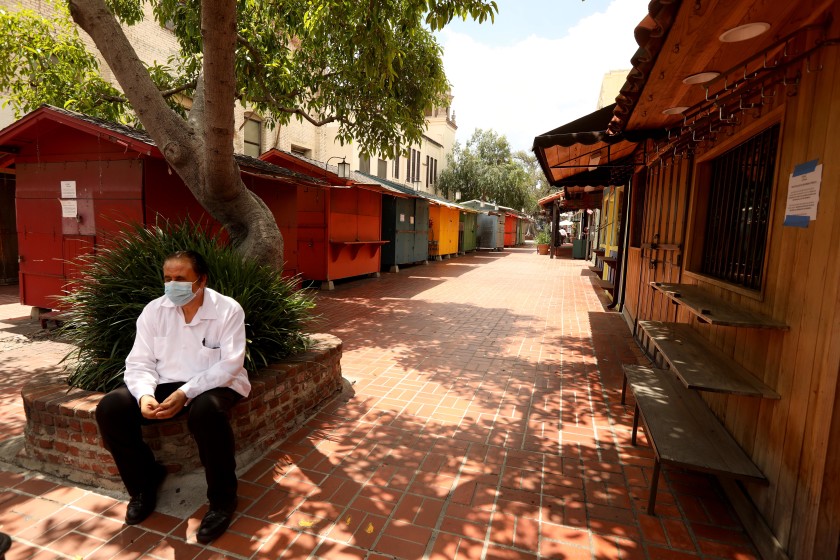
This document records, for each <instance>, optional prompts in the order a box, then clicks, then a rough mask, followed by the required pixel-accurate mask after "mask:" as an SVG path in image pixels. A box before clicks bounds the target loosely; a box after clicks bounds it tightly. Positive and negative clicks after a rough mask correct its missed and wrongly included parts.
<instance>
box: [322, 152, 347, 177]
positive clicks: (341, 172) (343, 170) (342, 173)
mask: <svg viewBox="0 0 840 560" xmlns="http://www.w3.org/2000/svg"><path fill="white" fill-rule="evenodd" d="M338 158H341V161H340V162H338V173H337V175H338V177H339V178H340V179H346V178H348V177H349V176H350V164H349V163H347V162H346V161H345V159H346V158H345V157H344V156H333V157H331V158H327V161H326V163H325V164H324V177H325V178H326V176H327V173H329V164H330V160H334V159H338Z"/></svg>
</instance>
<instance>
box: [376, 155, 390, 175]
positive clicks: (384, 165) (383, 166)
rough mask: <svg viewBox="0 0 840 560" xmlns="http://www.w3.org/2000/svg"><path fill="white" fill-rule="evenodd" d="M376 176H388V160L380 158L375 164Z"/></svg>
mask: <svg viewBox="0 0 840 560" xmlns="http://www.w3.org/2000/svg"><path fill="white" fill-rule="evenodd" d="M376 176H377V177H379V178H381V179H387V178H388V162H387V161H385V160H384V159H382V158H379V161H378V162H377V164H376Z"/></svg>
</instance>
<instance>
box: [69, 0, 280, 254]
mask: <svg viewBox="0 0 840 560" xmlns="http://www.w3.org/2000/svg"><path fill="white" fill-rule="evenodd" d="M69 5H70V13H71V14H72V16H73V20H74V21H75V22H76V23H77V24H78V25H79V27H81V28H82V29H84V30H85V31H86V32H87V33H88V35H90V36H91V38H92V39H93V42H94V43H95V44H96V47H97V48H98V49H99V51H100V52H101V53H102V56H103V57H104V58H105V61H106V62H107V63H108V66H109V67H110V68H111V71H112V72H113V73H114V76H116V78H117V81H118V82H119V84H120V87H121V88H122V90H123V92H124V93H125V96H126V98H127V99H128V100H129V102H130V103H131V106H132V108H133V109H134V111H135V112H136V113H137V117H138V118H139V120H140V122H141V123H143V126H144V127H145V128H146V130H147V131H148V133H149V135H150V136H151V137H152V139H153V140H154V141H155V144H157V146H158V147H159V148H160V150H161V152H163V155H164V157H165V158H166V160H167V162H169V164H170V166H171V167H172V169H174V170H175V172H176V173H178V175H179V176H180V177H181V179H182V180H183V181H184V183H185V184H186V185H187V187H188V188H189V189H190V191H192V193H193V195H195V197H196V199H197V200H198V202H199V203H200V204H201V205H202V206H203V207H204V208H205V210H207V212H208V213H209V214H210V215H211V216H213V217H214V218H215V219H216V220H218V221H219V222H220V223H221V224H222V225H223V226H224V227H225V229H226V230H227V231H228V233H229V234H230V237H231V240H232V241H233V243H234V245H235V246H236V247H237V249H238V250H239V252H240V253H242V254H243V255H244V256H246V257H249V258H252V259H255V260H257V261H259V262H262V263H264V264H270V265H272V266H275V267H277V268H282V265H283V237H282V236H281V235H280V230H279V229H278V228H277V223H276V222H275V220H274V216H273V215H272V213H271V211H270V210H269V208H268V207H267V206H266V205H265V203H263V201H262V200H260V198H259V197H257V196H256V195H255V194H253V193H252V192H251V191H249V190H248V189H247V188H246V187H245V184H244V183H243V182H242V178H241V175H240V173H239V166H238V165H237V164H236V160H235V159H234V157H233V137H234V101H235V93H236V81H235V73H234V56H235V49H236V0H203V2H202V7H201V14H202V18H201V35H202V38H203V45H204V71H203V72H202V74H201V76H200V79H199V83H198V86H197V90H196V94H195V98H194V99H193V107H192V109H191V111H190V116H189V119H188V121H184V119H182V118H181V117H180V116H179V115H178V114H177V113H175V112H174V111H172V110H171V109H170V108H169V107H168V106H167V104H166V101H165V100H164V98H163V96H162V95H161V94H160V92H159V91H158V90H157V88H156V87H155V85H154V83H153V82H152V80H151V78H150V77H149V73H148V72H147V71H146V69H145V67H144V66H143V64H142V62H141V61H140V59H139V58H138V57H137V54H136V53H135V51H134V48H133V47H132V45H131V43H130V42H129V41H128V39H127V38H126V36H125V33H124V32H123V30H122V27H121V26H120V25H119V22H117V20H116V18H115V17H114V16H113V14H112V13H111V12H110V11H109V10H108V8H107V7H106V5H105V3H104V2H103V0H70V1H69Z"/></svg>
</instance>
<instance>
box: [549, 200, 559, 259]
mask: <svg viewBox="0 0 840 560" xmlns="http://www.w3.org/2000/svg"><path fill="white" fill-rule="evenodd" d="M559 221H560V213H559V212H558V204H557V201H556V200H555V201H554V204H552V205H551V247H550V248H549V251H550V254H551V258H552V259H553V258H554V252H555V250H556V249H555V247H556V246H557V228H558V227H559V226H558V225H557V223H558V222H559Z"/></svg>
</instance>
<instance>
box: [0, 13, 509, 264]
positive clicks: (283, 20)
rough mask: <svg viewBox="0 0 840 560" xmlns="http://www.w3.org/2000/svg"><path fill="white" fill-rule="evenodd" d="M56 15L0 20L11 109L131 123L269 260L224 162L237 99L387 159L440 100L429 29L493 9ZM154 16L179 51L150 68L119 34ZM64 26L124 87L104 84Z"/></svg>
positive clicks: (436, 49) (266, 235)
mask: <svg viewBox="0 0 840 560" xmlns="http://www.w3.org/2000/svg"><path fill="white" fill-rule="evenodd" d="M147 8H150V9H147ZM55 10H56V14H55V16H54V17H43V16H42V15H41V14H37V13H34V12H32V11H28V10H20V11H16V12H9V11H2V10H0V90H2V91H6V92H8V94H9V102H10V103H11V104H12V106H13V107H14V108H15V110H16V111H17V112H18V113H20V112H26V111H29V110H31V109H33V108H35V107H37V106H38V105H40V104H41V103H50V104H53V105H57V106H61V107H64V108H67V109H71V110H75V111H79V112H83V113H86V114H90V115H94V116H100V117H104V118H109V119H112V120H116V121H118V122H124V123H134V122H139V123H140V124H142V126H143V127H144V128H145V129H146V130H147V131H148V133H149V134H150V135H151V136H152V138H153V139H154V141H155V143H156V144H157V145H158V146H159V147H161V151H162V152H163V153H164V157H166V159H167V161H168V162H169V163H170V166H171V167H172V169H173V170H174V171H176V172H177V173H178V175H179V176H180V177H181V178H182V179H183V181H184V183H185V184H186V185H187V186H188V187H189V188H190V190H191V191H192V192H193V194H194V195H195V196H196V198H197V199H198V200H199V202H200V203H201V204H202V205H203V206H204V208H205V209H207V211H208V212H209V213H210V214H211V215H213V217H215V218H216V219H217V220H219V221H220V222H221V223H222V224H223V225H224V226H225V227H226V229H228V231H229V233H230V235H231V239H232V240H233V242H234V244H236V245H237V246H238V247H239V248H240V250H241V251H242V252H243V253H244V254H246V255H248V256H251V257H253V258H256V259H257V260H260V261H262V262H272V263H275V264H277V263H279V262H282V238H281V237H280V236H279V231H277V227H276V224H275V223H274V221H273V218H272V217H271V213H270V212H269V211H268V209H267V208H266V207H265V205H264V204H263V203H262V201H260V200H259V199H258V198H257V197H255V196H254V195H253V194H252V193H250V192H249V191H247V189H246V188H245V186H244V184H242V182H241V180H240V178H239V174H238V168H237V166H236V163H235V161H234V159H233V137H234V105H235V103H236V102H237V101H238V102H239V103H242V104H243V105H246V106H248V107H249V108H252V109H253V110H255V111H257V112H258V113H259V114H260V115H261V117H262V118H263V119H265V122H266V124H267V125H268V126H275V125H278V124H279V125H282V124H284V123H287V122H289V120H290V119H291V118H298V119H302V120H306V121H308V122H310V123H312V124H314V125H323V124H326V123H330V122H335V123H337V124H338V127H339V128H338V139H339V140H340V141H343V142H350V141H353V142H356V143H357V144H358V145H359V146H360V148H361V149H362V151H363V152H366V153H378V154H381V155H384V156H388V157H392V156H393V155H394V154H395V152H396V150H398V149H399V148H400V147H402V148H405V147H406V146H410V145H411V144H414V143H416V142H418V141H419V140H420V138H421V136H422V133H423V130H424V127H425V111H426V109H428V108H429V107H432V106H435V105H442V104H444V103H445V102H446V94H447V91H448V83H447V80H446V77H445V74H444V72H443V64H442V61H441V48H440V46H439V45H438V44H437V42H436V41H435V38H434V36H433V35H432V31H434V30H437V29H440V28H441V27H442V26H444V25H445V24H447V23H448V22H449V21H451V20H452V19H453V18H455V17H461V18H467V17H472V18H475V19H476V20H478V21H479V22H484V21H486V20H488V19H489V20H491V21H492V20H493V18H494V16H495V13H496V12H497V7H496V3H495V2H494V1H492V0H370V1H368V2H358V1H356V0H238V1H235V0H107V1H106V0H67V1H66V2H59V1H55ZM150 14H151V17H153V18H154V20H155V21H156V22H157V23H158V24H159V25H161V26H166V27H167V28H168V29H172V30H173V33H174V35H175V37H176V39H177V42H178V45H179V52H178V53H175V54H174V55H173V56H172V57H171V58H170V59H169V60H167V61H165V63H158V64H155V65H153V66H149V65H146V64H144V63H143V62H142V61H141V60H140V58H139V57H138V56H137V54H136V52H135V49H134V47H133V46H132V45H131V43H130V41H129V39H128V38H127V36H126V34H125V27H129V26H132V25H135V24H137V23H138V22H140V21H141V20H143V19H144V18H145V17H148V16H149V15H150ZM73 22H75V24H77V25H78V26H79V27H81V28H82V29H83V30H84V31H85V32H87V33H88V35H90V37H91V39H92V40H93V42H94V44H95V45H96V47H97V49H98V50H99V52H100V53H101V55H102V56H103V58H104V59H105V61H106V63H107V64H108V66H109V68H110V70H111V71H112V72H113V74H114V76H115V77H116V80H117V81H118V83H119V88H116V87H114V86H113V85H111V84H110V83H109V82H108V81H106V80H104V79H103V78H102V75H101V72H100V68H99V66H98V62H97V59H96V58H95V57H94V56H92V55H91V54H90V53H89V52H88V51H87V50H86V49H85V43H84V41H83V40H82V38H81V37H80V36H79V34H78V32H77V31H76V27H75V26H74V25H72V23H73ZM185 100H188V102H187V103H185V102H184V101H185ZM186 105H188V106H189V109H186V108H185V106H186ZM278 246H279V254H278Z"/></svg>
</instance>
